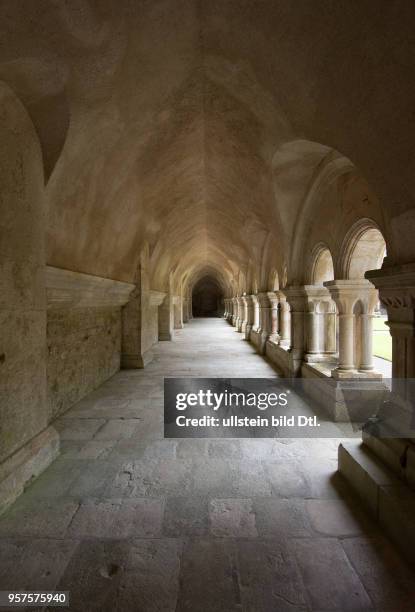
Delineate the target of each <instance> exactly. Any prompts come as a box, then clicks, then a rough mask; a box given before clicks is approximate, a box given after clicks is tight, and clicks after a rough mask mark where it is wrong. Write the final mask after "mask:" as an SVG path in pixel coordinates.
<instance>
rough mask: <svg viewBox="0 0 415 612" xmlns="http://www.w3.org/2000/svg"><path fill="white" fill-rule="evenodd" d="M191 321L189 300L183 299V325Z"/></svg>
mask: <svg viewBox="0 0 415 612" xmlns="http://www.w3.org/2000/svg"><path fill="white" fill-rule="evenodd" d="M188 320H189V298H187V297H184V298H183V323H187V322H188Z"/></svg>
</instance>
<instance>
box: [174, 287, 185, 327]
mask: <svg viewBox="0 0 415 612" xmlns="http://www.w3.org/2000/svg"><path fill="white" fill-rule="evenodd" d="M173 305H174V329H182V328H183V318H182V317H183V311H182V298H181V296H180V295H175V296H174V298H173Z"/></svg>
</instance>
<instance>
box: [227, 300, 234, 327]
mask: <svg viewBox="0 0 415 612" xmlns="http://www.w3.org/2000/svg"><path fill="white" fill-rule="evenodd" d="M226 299H227V302H228V314H227V316H226V320H227V321H229V322H232V313H233V303H232V298H226Z"/></svg>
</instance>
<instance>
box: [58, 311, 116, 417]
mask: <svg viewBox="0 0 415 612" xmlns="http://www.w3.org/2000/svg"><path fill="white" fill-rule="evenodd" d="M47 348H48V357H47V380H48V393H49V402H50V410H51V417H52V418H55V417H57V416H58V415H60V414H62V413H63V412H65V411H66V410H67V409H68V408H70V407H71V406H72V405H73V404H75V403H76V402H77V401H79V400H80V399H81V398H82V397H84V396H85V395H87V393H89V392H90V391H92V390H93V389H96V388H97V387H98V386H99V385H100V384H102V383H103V382H104V381H105V380H107V378H109V377H110V376H112V375H113V374H115V372H117V371H118V370H119V368H120V351H121V309H120V308H76V309H73V310H71V309H69V310H66V309H56V310H55V309H54V310H51V311H49V313H48V321H47Z"/></svg>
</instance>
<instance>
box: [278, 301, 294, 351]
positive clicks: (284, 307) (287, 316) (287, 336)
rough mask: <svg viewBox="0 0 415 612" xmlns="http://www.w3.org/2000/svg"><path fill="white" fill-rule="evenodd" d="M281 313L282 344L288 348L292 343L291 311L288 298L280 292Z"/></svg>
mask: <svg viewBox="0 0 415 612" xmlns="http://www.w3.org/2000/svg"><path fill="white" fill-rule="evenodd" d="M279 301H280V307H279V314H280V346H281V347H282V348H285V349H288V348H290V344H291V312H290V305H289V304H288V302H287V298H286V297H285V295H283V294H281V293H280V294H279Z"/></svg>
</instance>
